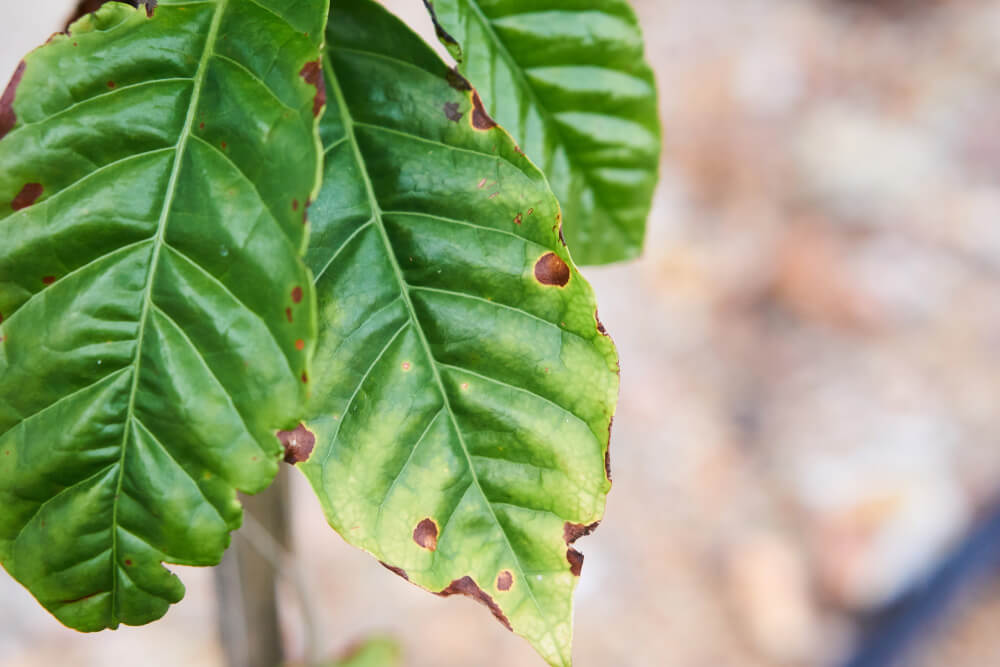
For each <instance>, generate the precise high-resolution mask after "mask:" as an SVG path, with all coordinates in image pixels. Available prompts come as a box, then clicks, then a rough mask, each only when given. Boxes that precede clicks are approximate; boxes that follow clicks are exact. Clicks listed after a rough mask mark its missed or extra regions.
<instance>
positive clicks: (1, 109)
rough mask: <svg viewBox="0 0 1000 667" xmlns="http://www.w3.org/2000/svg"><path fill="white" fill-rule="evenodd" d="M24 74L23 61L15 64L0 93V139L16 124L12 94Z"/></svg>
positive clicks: (14, 93) (13, 94)
mask: <svg viewBox="0 0 1000 667" xmlns="http://www.w3.org/2000/svg"><path fill="white" fill-rule="evenodd" d="M23 76H24V61H23V60H22V61H21V62H19V63H18V64H17V68H16V69H15V70H14V75H13V76H12V77H11V78H10V83H8V84H7V88H5V89H4V91H3V95H0V139H3V138H4V136H5V135H6V134H7V133H8V132H10V131H11V130H12V129H14V125H16V124H17V114H15V113H14V96H15V95H16V94H17V87H18V85H20V83H21V77H23Z"/></svg>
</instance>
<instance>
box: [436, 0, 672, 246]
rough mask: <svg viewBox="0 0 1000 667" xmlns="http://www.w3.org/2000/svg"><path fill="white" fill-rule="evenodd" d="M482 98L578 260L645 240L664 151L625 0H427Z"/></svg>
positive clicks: (652, 90) (651, 84)
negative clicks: (550, 200) (543, 183)
mask: <svg viewBox="0 0 1000 667" xmlns="http://www.w3.org/2000/svg"><path fill="white" fill-rule="evenodd" d="M424 2H425V4H426V5H427V6H428V9H430V10H431V13H432V15H433V16H434V21H435V24H436V26H437V30H438V36H439V37H440V38H441V41H442V42H443V43H444V44H445V45H446V46H448V48H449V49H450V50H451V52H452V54H453V55H454V56H455V58H456V59H457V60H458V61H459V69H460V70H461V71H462V73H463V74H465V76H466V77H467V78H468V79H469V80H470V81H471V82H472V83H473V85H475V86H477V87H478V88H479V90H480V92H481V93H482V96H483V100H484V102H485V107H486V109H487V110H488V111H489V113H490V114H491V115H492V116H493V117H494V118H496V119H497V121H498V122H499V123H500V124H501V125H503V126H504V127H506V128H508V129H509V130H510V132H511V134H513V135H514V137H516V138H517V139H518V140H519V141H520V142H521V146H522V148H524V150H525V152H527V154H528V155H529V156H530V157H531V158H533V159H534V160H536V161H538V164H539V166H540V167H541V169H542V171H543V172H545V174H546V175H547V176H548V178H549V182H550V183H551V184H552V189H553V190H554V191H555V193H556V195H557V196H558V197H559V200H560V201H561V202H562V205H563V210H564V212H565V214H566V220H565V223H564V229H563V232H564V233H565V235H566V241H567V242H568V243H569V247H570V248H571V249H572V250H573V257H574V259H576V260H577V261H578V262H580V263H581V264H604V263H608V262H615V261H619V260H622V259H629V258H632V257H635V256H637V255H638V254H639V253H640V252H641V250H642V244H643V237H644V235H645V229H646V217H647V216H648V215H649V208H650V202H651V199H652V196H653V190H654V188H655V187H656V181H657V172H658V164H659V156H660V122H659V118H658V116H657V102H656V84H655V81H654V79H653V73H652V71H651V70H650V68H649V66H648V65H647V64H646V62H645V60H644V59H643V42H642V33H641V31H640V29H639V24H638V21H637V20H636V17H635V14H634V12H633V11H632V8H631V7H630V6H629V4H628V2H627V1H626V0H546V1H544V2H540V1H539V0H433V2H431V1H430V0H424Z"/></svg>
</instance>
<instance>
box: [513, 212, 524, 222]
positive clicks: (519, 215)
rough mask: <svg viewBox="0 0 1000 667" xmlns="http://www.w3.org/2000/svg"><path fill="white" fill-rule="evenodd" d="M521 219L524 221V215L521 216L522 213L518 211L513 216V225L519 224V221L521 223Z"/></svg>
mask: <svg viewBox="0 0 1000 667" xmlns="http://www.w3.org/2000/svg"><path fill="white" fill-rule="evenodd" d="M523 221H524V216H523V215H521V214H520V213H518V214H517V215H515V216H514V224H515V225H519V224H521V223H522V222H523Z"/></svg>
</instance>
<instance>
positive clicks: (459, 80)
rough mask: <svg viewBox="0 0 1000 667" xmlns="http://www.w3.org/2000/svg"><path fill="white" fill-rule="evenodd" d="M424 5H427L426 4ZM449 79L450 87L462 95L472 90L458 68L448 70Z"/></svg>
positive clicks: (447, 77)
mask: <svg viewBox="0 0 1000 667" xmlns="http://www.w3.org/2000/svg"><path fill="white" fill-rule="evenodd" d="M424 4H427V3H426V2H425V3H424ZM445 78H446V79H448V85H449V86H451V87H452V88H454V89H455V90H457V91H458V92H460V93H465V92H468V91H470V90H472V84H471V83H469V80H468V79H466V78H465V77H464V76H462V75H461V74H459V72H458V68H456V67H452V68H451V69H449V70H448V74H447V76H446V77H445Z"/></svg>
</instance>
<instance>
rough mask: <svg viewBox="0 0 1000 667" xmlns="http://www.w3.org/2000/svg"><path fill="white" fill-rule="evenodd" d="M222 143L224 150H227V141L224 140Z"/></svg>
mask: <svg viewBox="0 0 1000 667" xmlns="http://www.w3.org/2000/svg"><path fill="white" fill-rule="evenodd" d="M221 145H222V150H226V146H227V144H226V142H225V141H223V142H222V144H221Z"/></svg>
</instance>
